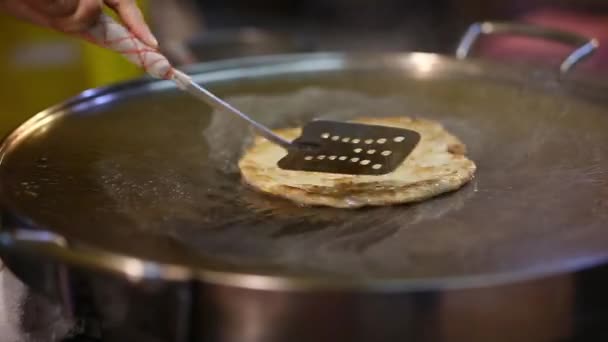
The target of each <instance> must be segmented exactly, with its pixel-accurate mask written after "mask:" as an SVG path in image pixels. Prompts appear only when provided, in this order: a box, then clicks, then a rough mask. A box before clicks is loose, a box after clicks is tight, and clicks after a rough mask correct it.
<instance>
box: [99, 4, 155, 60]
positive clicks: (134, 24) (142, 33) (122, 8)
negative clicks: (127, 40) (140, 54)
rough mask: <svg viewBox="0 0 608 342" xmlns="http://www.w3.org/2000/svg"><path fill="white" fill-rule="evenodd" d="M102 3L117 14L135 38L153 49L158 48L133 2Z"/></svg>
mask: <svg viewBox="0 0 608 342" xmlns="http://www.w3.org/2000/svg"><path fill="white" fill-rule="evenodd" d="M104 2H105V4H106V5H107V6H108V7H110V8H111V9H113V10H114V11H115V12H116V13H117V14H118V16H119V17H120V19H121V20H122V22H123V23H124V24H125V25H126V26H127V27H128V28H129V30H131V32H133V34H135V36H136V37H137V38H139V39H140V40H142V41H143V42H144V43H146V44H147V45H149V46H151V47H153V48H157V47H158V41H157V40H156V38H155V37H154V35H153V34H152V32H151V31H150V28H149V27H148V24H146V22H145V20H144V16H143V14H142V13H141V10H140V9H139V7H138V6H137V3H136V2H135V0H104Z"/></svg>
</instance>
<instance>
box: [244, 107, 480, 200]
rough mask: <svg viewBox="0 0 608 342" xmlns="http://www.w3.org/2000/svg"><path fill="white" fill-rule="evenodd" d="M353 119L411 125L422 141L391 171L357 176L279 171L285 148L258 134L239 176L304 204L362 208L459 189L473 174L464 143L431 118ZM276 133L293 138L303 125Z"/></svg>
mask: <svg viewBox="0 0 608 342" xmlns="http://www.w3.org/2000/svg"><path fill="white" fill-rule="evenodd" d="M353 122H359V123H365V124H372V125H383V126H392V127H400V128H406V129H410V130H414V131H416V132H418V133H420V135H421V140H420V142H419V143H418V145H417V146H416V148H415V149H414V150H413V151H412V153H411V154H410V155H409V156H408V158H407V159H406V160H405V161H404V162H403V163H402V164H401V165H400V166H399V167H398V168H397V169H396V170H394V171H393V172H391V173H389V174H385V175H380V176H376V175H373V176H365V175H364V176H361V175H343V174H332V173H320V172H304V171H291V170H283V169H281V168H279V167H278V166H277V162H278V161H279V160H280V159H281V158H283V157H284V156H285V155H286V153H287V152H286V151H285V150H283V149H282V148H280V147H278V146H276V145H274V144H272V143H270V142H269V141H267V140H266V139H264V138H261V137H257V138H256V139H255V141H254V144H253V146H252V147H251V148H250V149H249V150H247V151H246V153H245V155H244V156H243V157H242V158H241V160H240V161H239V168H240V170H241V174H242V177H243V180H244V181H245V182H246V183H247V184H249V185H250V186H252V187H253V188H255V189H258V190H259V191H261V192H264V193H267V194H271V195H274V196H279V197H283V198H286V199H289V200H291V201H294V202H296V203H298V204H302V205H310V206H329V207H336V208H360V207H364V206H381V205H392V204H400V203H408V202H417V201H422V200H425V199H429V198H431V197H434V196H437V195H439V194H442V193H445V192H449V191H454V190H457V189H459V188H460V187H462V186H463V185H464V184H466V183H467V182H469V181H470V180H471V179H473V175H474V173H475V170H476V166H475V163H474V162H473V161H471V160H470V159H468V158H467V157H466V156H465V153H466V146H465V145H464V144H463V143H462V142H461V141H460V140H459V139H458V138H456V137H455V136H453V135H452V134H450V133H448V132H447V131H446V130H445V129H444V128H443V127H442V126H441V124H439V123H437V122H435V121H431V120H425V119H411V118H407V117H392V118H361V119H358V120H354V121H353ZM275 132H276V133H277V134H279V135H281V136H283V137H285V138H286V139H289V140H293V139H295V138H297V137H298V136H299V135H300V132H301V129H300V128H291V129H282V130H277V131H275Z"/></svg>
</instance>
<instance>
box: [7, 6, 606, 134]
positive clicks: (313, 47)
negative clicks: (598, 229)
mask: <svg viewBox="0 0 608 342" xmlns="http://www.w3.org/2000/svg"><path fill="white" fill-rule="evenodd" d="M139 3H140V5H141V7H142V8H143V9H144V11H145V12H146V15H147V16H148V19H149V21H150V23H151V25H152V26H153V29H154V30H155V32H156V33H157V35H158V36H159V40H160V42H161V45H162V47H163V50H164V52H166V53H167V54H168V55H169V56H170V57H171V59H172V60H173V61H174V62H175V63H177V64H180V65H184V64H192V63H197V62H203V61H211V60H217V59H223V58H233V57H243V56H252V55H263V54H273V53H290V52H311V51H367V52H369V51H411V50H416V51H432V52H439V53H446V54H452V53H453V50H454V48H455V46H456V44H457V42H458V40H459V38H460V36H461V35H462V33H463V32H464V31H465V30H466V28H467V27H468V25H469V24H471V23H473V22H475V21H480V20H507V21H524V22H529V23H535V24H539V25H544V26H549V27H554V28H558V29H562V30H568V31H573V32H578V33H580V34H583V35H588V36H595V37H597V38H599V39H600V42H601V41H606V39H607V38H608V1H606V0H140V1H139ZM0 42H1V45H0V62H2V63H0V73H2V75H3V76H4V82H3V83H2V84H4V85H3V86H2V89H0V101H2V103H3V107H2V109H1V110H0V111H1V113H0V114H1V115H0V118H1V120H0V133H4V132H6V131H7V130H8V129H9V128H11V127H13V126H15V125H17V124H18V123H20V122H21V121H23V120H24V119H25V118H26V117H28V116H30V115H31V114H33V113H35V112H37V111H39V110H41V109H43V108H46V107H48V106H49V105H52V104H54V103H56V102H59V101H61V100H63V99H65V98H67V97H70V96H72V95H74V94H76V93H78V92H80V91H82V90H84V89H87V88H92V87H97V86H102V85H106V84H111V83H115V82H118V81H122V80H125V79H130V78H133V77H137V76H139V75H141V73H140V71H139V70H137V69H135V68H133V67H132V66H130V65H129V64H128V63H126V62H125V61H123V60H122V58H121V57H119V56H116V55H114V54H113V53H110V52H105V51H102V50H101V49H99V48H96V47H93V46H91V45H89V44H87V43H83V42H79V41H76V40H73V39H69V38H66V37H63V36H61V35H58V34H55V33H51V32H48V31H45V30H42V29H39V28H34V27H31V26H29V25H27V24H22V23H18V22H16V21H14V20H11V19H9V18H6V17H2V18H0ZM604 45H608V44H604ZM569 49H571V47H566V46H562V45H559V44H555V43H550V42H543V41H539V40H530V39H519V38H512V37H492V38H491V39H490V38H487V39H484V40H483V41H482V44H480V46H479V47H478V48H477V49H476V52H475V53H476V54H477V55H479V56H481V57H485V58H493V59H499V60H502V61H503V62H507V63H515V62H519V61H526V62H534V63H538V64H542V65H546V66H554V65H557V64H558V63H559V61H560V59H561V58H563V57H564V56H565V55H566V54H567V53H568V51H569ZM605 51H606V49H605V48H601V49H600V51H599V53H598V54H597V56H596V57H594V58H593V59H592V60H590V61H588V62H586V63H585V65H584V68H586V69H591V70H592V71H593V72H594V73H595V74H597V75H606V73H605V71H606V69H607V67H606V65H607V64H608V63H607V62H606V61H607V60H608V58H607V57H606V52H605ZM598 77H604V76H598Z"/></svg>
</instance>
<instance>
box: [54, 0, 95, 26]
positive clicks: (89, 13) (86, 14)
mask: <svg viewBox="0 0 608 342" xmlns="http://www.w3.org/2000/svg"><path fill="white" fill-rule="evenodd" d="M101 10H102V7H101V2H100V0H80V1H79V2H78V5H77V8H76V11H75V12H73V13H72V14H70V15H68V16H65V17H57V18H54V19H52V20H51V26H52V27H53V28H55V29H57V30H59V31H62V32H65V33H74V34H75V33H82V32H84V31H86V30H88V29H89V28H91V27H92V26H93V25H95V24H96V23H97V20H99V16H100V14H101Z"/></svg>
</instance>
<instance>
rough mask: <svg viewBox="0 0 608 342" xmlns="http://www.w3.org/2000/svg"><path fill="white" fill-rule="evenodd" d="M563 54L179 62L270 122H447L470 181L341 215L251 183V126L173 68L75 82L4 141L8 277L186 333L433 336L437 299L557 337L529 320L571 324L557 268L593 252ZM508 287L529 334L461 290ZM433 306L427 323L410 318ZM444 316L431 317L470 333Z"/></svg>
mask: <svg viewBox="0 0 608 342" xmlns="http://www.w3.org/2000/svg"><path fill="white" fill-rule="evenodd" d="M486 29H487V28H486ZM469 38H470V37H469ZM469 43H470V40H469ZM469 47H470V45H469ZM586 48H589V45H586ZM581 49H583V50H584V49H585V46H583V47H582V48H581ZM581 49H579V50H577V53H578V54H580V55H584V51H583V50H581ZM460 52H461V54H462V49H461V50H460ZM465 55H466V53H465V54H462V56H461V57H463V56H465ZM571 57H572V56H571ZM576 57H577V56H576V55H575V56H574V57H572V58H575V60H574V62H576V61H577V60H576ZM579 57H580V56H579ZM570 62H573V61H572V60H570ZM571 64H572V65H574V64H576V63H571ZM572 65H570V66H568V65H566V67H564V65H562V73H560V72H556V71H555V70H551V69H549V70H540V69H530V68H523V67H518V68H516V67H512V66H504V65H496V64H492V63H486V62H481V61H478V60H465V59H455V58H452V57H448V56H441V55H437V54H431V53H404V54H393V55H342V54H311V55H290V56H274V57H263V58H255V59H244V60H234V61H226V62H218V63H213V64H207V65H201V66H200V67H197V68H194V69H193V70H192V71H193V73H194V74H195V79H196V81H198V82H201V83H203V84H205V85H206V86H208V87H209V88H210V89H212V90H213V91H215V92H216V93H217V94H219V95H221V96H222V97H224V98H227V99H229V100H230V101H231V102H233V103H234V104H235V105H236V106H237V107H239V108H240V109H242V110H243V111H245V112H247V113H249V114H251V115H252V116H253V117H255V118H256V119H257V120H259V121H261V122H263V123H266V124H268V125H269V126H271V127H277V128H278V127H284V126H291V125H297V124H299V123H303V122H306V121H308V120H310V119H311V118H313V117H319V116H322V117H329V118H334V119H349V118H353V117H357V116H386V115H409V116H422V117H425V118H430V119H434V120H438V121H440V122H442V123H443V124H444V125H445V126H446V127H447V128H448V129H449V130H450V131H452V132H453V133H455V134H456V135H457V136H459V137H460V138H461V139H462V140H463V141H464V142H465V143H466V144H467V145H468V147H469V154H470V156H471V158H472V159H473V160H475V161H476V162H477V164H478V167H479V171H478V173H477V178H476V179H475V180H474V181H473V182H472V183H471V184H470V185H468V186H466V187H465V188H463V189H461V190H459V191H457V192H454V193H452V194H447V195H445V196H442V197H440V198H437V199H434V200H430V201H427V202H423V203H419V204H413V205H404V206H393V207H384V208H370V209H363V210H356V211H351V210H337V209H328V208H304V207H299V206H297V205H294V204H292V203H289V202H286V201H284V200H281V199H275V198H271V197H268V196H265V195H261V194H259V193H256V192H255V191H252V190H251V189H249V188H247V187H246V186H244V185H243V184H242V183H241V181H240V177H239V173H238V169H236V161H237V160H238V158H239V156H240V155H241V153H242V150H243V148H244V147H245V146H246V145H247V143H248V142H249V141H250V138H251V135H252V133H251V131H250V130H249V129H248V128H247V127H246V126H245V125H243V124H242V123H240V122H239V121H237V120H236V119H233V118H231V117H229V116H228V114H227V113H212V112H211V111H210V109H209V108H207V107H206V106H205V105H202V104H201V103H199V102H196V101H194V100H192V99H190V98H189V97H188V96H187V95H184V94H182V93H181V92H179V91H177V90H176V89H175V88H174V87H173V86H172V85H171V84H169V83H167V82H164V81H152V80H144V81H137V82H132V83H128V84H123V85H119V86H116V87H112V88H106V89H100V90H92V91H88V92H85V93H84V94H82V95H81V96H80V97H78V98H75V99H73V100H70V101H68V102H66V103H64V104H61V105H59V106H56V107H53V108H51V109H49V110H47V111H44V112H42V113H40V114H38V115H36V116H35V117H34V118H32V119H31V120H29V121H28V122H27V123H25V124H24V125H22V126H21V127H20V128H18V129H17V130H16V131H15V132H13V133H12V134H11V135H10V136H9V137H8V138H7V139H6V140H5V142H4V144H3V145H2V147H1V151H0V153H1V154H0V157H1V163H0V186H1V188H2V192H1V199H2V205H3V211H4V212H3V213H4V216H3V217H4V226H3V228H2V234H1V235H0V236H1V238H0V250H1V251H2V254H3V255H4V258H5V259H6V261H7V262H8V265H9V267H11V268H12V269H13V270H14V271H15V273H17V274H18V275H20V276H21V277H22V278H23V279H25V280H26V281H27V282H28V283H30V284H31V285H33V286H35V287H37V288H42V289H43V290H46V291H49V292H53V293H57V292H59V293H61V298H62V299H63V300H64V301H67V302H66V303H67V304H69V306H70V308H75V307H77V306H78V303H79V302H78V301H79V300H82V298H81V296H80V295H76V294H75V293H77V292H78V291H79V290H80V289H82V288H86V289H87V291H88V292H87V293H88V295H87V296H88V297H87V298H91V297H92V298H94V299H93V301H94V302H95V303H96V304H97V305H101V307H103V304H104V303H107V301H105V300H103V299H100V298H105V297H104V296H109V297H112V298H114V297H115V298H114V299H115V300H119V301H120V302H121V303H131V302H137V301H138V300H142V298H147V299H146V301H148V300H150V301H151V302H149V303H155V304H154V305H165V304H166V303H165V302H171V303H172V304H171V305H172V306H171V307H172V308H173V309H167V310H161V311H158V312H154V313H155V314H157V316H154V317H155V319H161V320H162V319H163V318H162V317H164V319H168V317H169V318H173V319H175V317H177V316H175V313H174V311H175V310H177V311H178V312H180V313H182V314H184V315H186V316H184V317H185V318H183V319H181V320H180V322H181V323H180V324H185V325H186V326H189V327H190V328H192V327H193V326H196V327H197V329H199V328H200V329H201V330H202V332H200V331H199V330H197V329H195V330H197V331H199V333H198V334H197V335H196V336H194V337H192V336H191V335H189V334H190V333H191V330H188V329H186V330H187V331H189V332H190V333H189V334H187V335H188V336H189V337H183V336H182V335H183V329H182V328H183V327H182V328H179V327H178V328H175V327H174V326H173V325H172V327H173V328H171V329H168V330H167V331H168V332H167V331H165V330H163V331H164V333H163V334H165V335H166V336H175V335H176V334H177V335H179V336H182V338H184V339H201V340H206V339H207V338H210V339H211V338H214V339H217V340H227V341H228V340H243V338H245V337H246V336H249V335H247V334H253V335H251V336H257V337H256V338H251V339H248V338H245V339H244V340H252V341H258V340H260V341H271V340H284V339H285V338H286V336H294V334H296V335H298V336H301V338H302V340H308V338H311V340H312V338H314V340H317V341H319V340H336V338H339V339H341V338H344V337H347V338H348V340H357V339H368V338H369V336H367V335H366V334H367V333H369V332H370V331H371V332H373V331H380V330H382V329H383V328H382V327H384V328H386V329H388V330H386V331H385V333H386V338H387V339H388V340H391V339H393V338H395V337H400V338H401V337H405V336H409V337H412V336H415V337H417V338H419V339H420V340H424V338H427V337H428V338H431V340H433V339H436V338H439V337H438V336H439V335H436V334H432V336H431V335H429V336H430V337H429V336H426V335H424V334H423V332H422V331H421V330H420V329H421V328H420V327H422V326H427V323H428V326H427V327H437V326H438V325H437V324H439V323H438V322H439V321H441V320H439V321H437V320H435V319H436V318H437V317H440V316H441V315H443V316H446V315H447V316H446V317H448V318H449V320H448V321H449V322H454V319H456V318H459V317H460V318H462V317H465V318H467V319H468V318H471V317H474V316H475V315H478V316H480V317H479V319H480V320H481V321H483V319H486V318H487V319H491V320H494V321H495V322H502V323H501V324H503V323H504V324H503V325H501V324H498V323H496V327H495V328H493V329H494V330H492V331H494V333H495V334H496V335H493V334H494V333H492V334H491V336H493V337H495V338H492V339H493V340H497V339H496V338H500V336H501V332H506V331H511V335H509V336H511V337H513V335H512V334H516V335H517V334H518V333H520V334H523V335H517V336H518V337H519V338H520V339H519V340H526V339H531V340H538V339H534V338H537V337H538V334H545V333H546V334H549V335H551V336H553V335H554V334H557V335H559V334H567V332H564V331H562V329H557V330H555V329H553V328H552V329H553V330H551V329H549V328H547V329H546V330H543V329H541V328H539V327H538V326H536V325H537V324H541V325H542V324H546V325H547V327H549V326H552V327H554V326H555V325H556V324H558V325H560V324H562V320H565V321H568V319H569V317H570V316H571V314H572V313H571V312H570V309H571V308H572V307H573V304H572V303H571V302H570V301H569V300H570V299H572V298H573V297H572V296H573V293H575V292H576V291H575V290H573V288H574V287H575V286H574V285H572V281H571V279H570V275H571V274H573V273H574V272H577V271H580V270H583V269H589V268H592V267H594V266H597V265H599V264H602V263H603V262H604V261H605V260H606V258H607V257H608V234H606V232H605V228H606V223H607V222H608V200H607V199H608V173H607V170H608V158H606V156H608V134H607V133H606V132H608V115H607V113H606V111H607V110H606V109H607V108H608V99H607V98H606V97H605V94H606V91H607V90H608V88H606V87H603V86H601V85H597V84H592V82H590V81H589V79H588V78H585V77H577V76H576V75H575V72H570V73H569V74H565V72H567V71H568V70H569V69H570V67H571V66H572ZM41 265H45V266H44V267H42V266H41ZM51 265H52V266H51ZM42 270H46V271H44V272H47V273H44V272H43V271H42ZM107 277H109V279H112V280H108V278H107ZM75 279H76V280H75ZM99 279H105V280H103V281H100V280H99ZM123 279H124V280H127V281H128V282H126V283H125V282H123ZM547 279H552V280H551V281H549V280H547ZM523 281H527V282H525V283H523V284H524V285H519V284H517V285H513V284H514V283H515V282H523ZM127 284H129V285H127ZM150 284H156V287H155V286H150ZM189 284H190V285H189ZM192 284H196V285H194V286H192ZM519 286H523V290H522V288H519ZM482 287H484V288H486V290H471V289H473V288H477V289H479V288H482ZM102 288H103V290H102ZM176 288H178V289H180V290H179V291H176V290H175V289H176ZM109 289H111V290H109ZM125 289H128V290H125ZM194 289H198V290H202V292H200V291H193V290H194ZM518 289H519V290H518ZM549 289H551V290H552V291H555V296H551V295H547V293H548V292H551V291H550V290H549ZM484 291H485V292H484ZM488 291H489V292H488ZM493 291H494V292H493ZM509 291H511V292H509ZM518 291H519V292H518ZM534 291H537V292H538V293H541V294H543V296H546V298H545V297H543V296H541V295H539V296H537V295H534V294H535V293H536V292H534ZM91 293H93V295H91ZM159 293H164V294H165V295H164V296H162V295H160V294H159ZM167 293H169V294H167ZM509 293H511V294H512V295H513V296H518V298H520V299H521V300H522V305H524V306H522V308H523V307H526V308H528V307H529V306H530V305H532V304H531V303H532V302H531V301H533V300H539V301H541V303H540V307H542V309H540V308H539V309H538V310H539V311H538V315H537V316H535V315H536V314H535V312H536V311H534V310H532V309H531V311H527V312H528V313H529V312H532V313H531V314H530V315H532V316H530V317H528V318H529V319H531V321H532V322H536V323H534V326H533V327H530V329H527V330H526V329H524V328H522V326H521V324H523V323H521V322H520V323H517V322H514V321H512V320H509V319H507V318H505V317H502V316H501V315H500V314H499V313H498V312H493V314H487V313H486V314H487V315H484V314H480V313H479V312H477V311H475V310H476V308H482V309H480V310H481V311H482V312H485V311H483V310H487V307H485V306H484V305H483V303H481V302H480V303H479V306H476V305H472V304H471V303H475V301H476V300H479V299H482V298H491V299H492V301H493V304H492V306H493V307H494V306H497V307H500V305H506V306H505V307H504V308H503V309H504V310H505V312H511V311H513V310H515V311H514V312H517V310H518V307H517V304H516V303H514V302H513V301H512V299H509V300H506V301H505V302H504V303H502V304H500V303H499V302H498V298H499V297H498V296H508V295H509ZM518 293H519V294H518ZM195 294H196V295H195ZM364 294H365V295H364ZM423 294H427V295H426V296H425V295H423ZM437 294H441V296H442V298H448V299H450V298H451V299H453V301H452V302H450V300H447V301H446V300H437V298H436V297H434V295H437ZM450 294H453V295H452V296H450ZM456 294H458V295H456ZM147 295H149V297H145V296H147ZM193 295H195V297H194V298H193V297H192V296H193ZM365 296H370V297H365ZM429 296H430V297H429ZM459 296H460V297H459ZM467 296H469V297H467ZM547 296H548V297H547ZM116 298H118V299H116ZM168 298H169V299H168ZM176 298H177V299H179V298H181V299H180V300H176ZM454 298H457V299H454ZM535 298H536V299H535ZM539 298H540V299H539ZM543 298H545V299H544V300H546V301H547V302H549V303H555V300H556V298H559V299H560V300H561V301H562V302H563V303H562V302H560V303H562V304H563V305H561V304H560V305H557V307H554V306H546V305H544V306H543V303H545V302H543ZM74 300H76V302H74ZM159 302H161V303H165V304H158V303H159ZM201 302H203V303H204V305H203V304H201ZM176 303H177V304H176ZM446 303H447V304H446ZM450 303H451V304H450ZM524 303H525V304H524ZM266 304H267V305H268V306H266ZM124 305H126V304H124ZM149 305H150V306H152V304H149ZM450 305H452V306H450ZM513 305H515V306H516V307H513ZM165 306H166V305H165ZM446 307H447V309H446ZM439 308H442V309H439ZM483 308H485V309H483ZM519 309H521V308H519ZM98 310H100V311H102V312H104V309H98ZM108 310H110V309H108ZM112 310H114V309H112ZM172 310H173V311H172ZM184 310H185V311H184ZM201 310H202V314H201ZM429 310H430V311H429ZM450 310H452V311H450ZM470 310H473V311H475V312H472V311H470ZM547 310H549V311H551V314H554V315H555V317H553V316H550V318H547ZM127 311H129V310H127ZM132 311H133V312H140V311H142V309H141V308H133V309H132ZM144 311H145V312H146V313H147V314H148V315H152V314H151V313H150V312H149V311H148V310H144ZM165 311H166V312H165ZM112 312H113V311H112ZM129 312H130V311H129ZM184 312H185V313H184ZM332 312H333V313H332ZM429 312H432V314H431V315H430V316H428V317H433V320H432V322H431V321H429V322H426V323H424V324H423V323H420V322H419V321H418V320H420V319H422V320H424V319H425V318H424V319H423V318H421V317H427V316H426V315H427V314H428V313H429ZM193 313H197V314H196V315H194V314H193ZM140 314H141V312H140ZM100 315H102V316H103V314H100ZM370 315H374V316H377V317H370ZM395 315H397V316H399V317H398V318H397V317H396V316H395ZM467 315H469V316H467ZM123 316H128V315H127V314H124V313H123ZM443 316H441V317H443ZM112 317H114V316H112ZM192 317H197V318H195V319H194V320H197V321H194V320H193V318H192ZM201 317H203V318H201ZM323 317H324V318H323ZM488 317H490V318H488ZM501 317H502V318H501ZM539 317H545V318H544V319H545V320H547V322H545V321H543V320H542V319H540V318H539ZM444 318H445V317H444ZM199 319H201V320H203V321H204V323H200V322H199V321H198V320H199ZM538 319H540V321H538ZM233 320H235V321H233ZM535 320H536V321H535ZM359 321H361V322H360V323H355V322H359ZM238 322H241V323H238ZM273 322H274V323H273ZM329 322H331V323H329ZM538 322H540V323H538ZM568 322H569V321H568ZM187 323H188V324H192V325H191V326H190V325H188V324H187ZM199 323H200V324H199ZM364 323H365V324H364ZM469 323H470V322H469ZM328 324H329V325H328ZM333 324H348V325H356V326H357V327H356V328H354V327H349V329H353V330H349V331H342V330H340V329H344V327H342V326H337V327H338V328H340V329H338V330H336V331H333V330H332V329H330V328H329V327H330V326H333ZM178 325H179V324H178ZM449 325H450V324H448V326H449ZM457 325H458V324H457ZM307 326H309V327H310V329H307V328H306V327H307ZM442 326H443V328H442V329H443V330H441V331H443V332H442V333H439V332H438V333H437V334H440V335H441V334H443V333H445V334H448V335H449V334H458V333H462V334H464V335H462V336H467V339H468V340H475V339H476V338H477V337H475V336H477V335H471V334H472V331H474V330H475V329H473V330H471V329H461V330H462V331H460V330H458V329H456V330H454V328H452V329H451V330H450V329H448V328H445V324H444V325H442ZM458 326H460V325H458ZM464 326H466V324H465V325H464ZM566 326H567V325H564V329H566V330H567V328H566ZM203 328H204V329H203ZM248 329H249V330H248ZM251 329H253V330H251ZM255 329H259V331H258V330H255ZM327 329H329V330H331V331H332V332H331V333H330V332H328V331H326V330H327ZM379 329H380V330H379ZM479 329H481V330H482V331H483V329H484V327H483V324H482V325H481V326H480V327H478V329H477V330H479ZM518 329H519V330H518ZM144 330H145V329H144ZM250 330H251V331H253V332H251V331H250ZM176 331H178V332H180V333H177V332H176ZM256 331H257V334H258V335H256ZM357 331H358V332H359V333H357ZM445 331H448V332H449V333H446V332H445ZM454 331H456V332H454ZM475 331H476V330H475ZM515 331H517V332H515ZM180 334H181V335H180ZM275 334H276V335H275ZM420 334H422V335H420ZM467 334H468V335H467ZM526 334H528V335H526ZM535 334H536V335H535ZM161 335H162V334H161ZM448 335H445V336H448ZM549 335H541V336H544V337H546V336H549ZM260 336H261V337H260ZM366 336H367V337H366ZM425 336H426V337H425ZM441 336H443V337H445V336H444V335H441ZM449 336H451V337H454V336H460V335H449ZM480 336H486V335H480ZM502 336H506V335H504V334H503V335H502ZM559 336H561V335H559ZM258 337H259V339H257V338H258ZM262 337H263V338H262ZM232 338H234V339H232ZM379 338H380V337H379ZM479 338H480V339H481V337H479ZM484 338H485V337H484ZM291 340H292V341H293V340H298V339H291ZM393 340H394V339H393ZM481 340H483V339H481Z"/></svg>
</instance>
